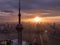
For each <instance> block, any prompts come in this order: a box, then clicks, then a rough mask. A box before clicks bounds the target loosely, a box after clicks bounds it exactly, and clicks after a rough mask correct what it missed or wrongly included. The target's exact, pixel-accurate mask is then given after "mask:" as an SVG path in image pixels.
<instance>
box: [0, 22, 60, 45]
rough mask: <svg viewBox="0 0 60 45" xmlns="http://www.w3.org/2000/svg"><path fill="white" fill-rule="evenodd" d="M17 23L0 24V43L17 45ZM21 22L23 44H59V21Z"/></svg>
mask: <svg viewBox="0 0 60 45" xmlns="http://www.w3.org/2000/svg"><path fill="white" fill-rule="evenodd" d="M16 24H17V23H4V24H0V45H17V44H18V38H17V37H18V36H17V31H16ZM22 24H23V27H24V29H23V32H22V40H23V41H22V42H23V45H60V23H38V24H36V23H30V22H29V23H25V22H22Z"/></svg>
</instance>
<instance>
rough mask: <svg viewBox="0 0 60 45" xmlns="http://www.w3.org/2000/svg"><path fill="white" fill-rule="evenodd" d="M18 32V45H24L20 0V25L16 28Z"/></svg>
mask: <svg viewBox="0 0 60 45" xmlns="http://www.w3.org/2000/svg"><path fill="white" fill-rule="evenodd" d="M16 30H17V33H18V45H22V30H23V26H22V24H21V13H20V0H19V14H18V24H17V26H16Z"/></svg>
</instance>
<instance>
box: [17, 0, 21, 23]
mask: <svg viewBox="0 0 60 45" xmlns="http://www.w3.org/2000/svg"><path fill="white" fill-rule="evenodd" d="M18 16H19V24H20V22H21V14H20V0H19V14H18Z"/></svg>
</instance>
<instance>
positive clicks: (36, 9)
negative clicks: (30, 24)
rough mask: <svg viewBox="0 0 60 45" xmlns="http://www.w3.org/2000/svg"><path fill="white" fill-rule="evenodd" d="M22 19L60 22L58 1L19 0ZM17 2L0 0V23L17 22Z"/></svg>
mask: <svg viewBox="0 0 60 45" xmlns="http://www.w3.org/2000/svg"><path fill="white" fill-rule="evenodd" d="M20 8H21V15H22V18H23V19H31V18H33V17H35V16H39V17H42V18H44V19H45V20H50V21H53V20H54V21H56V22H59V21H60V0H20ZM17 18H18V0H0V22H5V21H9V22H10V21H17V20H18V19H17Z"/></svg>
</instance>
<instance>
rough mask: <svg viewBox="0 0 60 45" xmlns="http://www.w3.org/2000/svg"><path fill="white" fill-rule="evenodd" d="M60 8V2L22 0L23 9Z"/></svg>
mask: <svg viewBox="0 0 60 45" xmlns="http://www.w3.org/2000/svg"><path fill="white" fill-rule="evenodd" d="M51 8H55V9H56V8H60V1H59V0H21V9H27V10H28V9H51Z"/></svg>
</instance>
